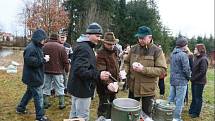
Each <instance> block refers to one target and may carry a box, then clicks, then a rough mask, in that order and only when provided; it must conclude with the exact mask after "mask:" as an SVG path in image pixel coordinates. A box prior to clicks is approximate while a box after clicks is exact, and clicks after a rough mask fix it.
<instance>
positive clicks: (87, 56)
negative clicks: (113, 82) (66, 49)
mask: <svg viewBox="0 0 215 121" xmlns="http://www.w3.org/2000/svg"><path fill="white" fill-rule="evenodd" d="M101 35H102V27H101V26H100V25H99V24H98V23H92V24H90V25H89V26H88V27H87V30H86V34H82V35H81V36H80V37H79V38H78V39H77V43H76V45H75V46H74V49H73V56H72V58H71V61H72V65H71V71H70V74H69V75H70V77H69V80H68V85H67V89H68V92H69V93H70V94H71V95H72V106H71V111H70V116H69V118H75V117H79V118H84V119H85V121H88V120H89V111H90V104H91V97H92V96H93V95H94V91H95V87H96V82H97V81H100V80H109V75H110V72H108V71H98V70H97V69H96V57H95V53H94V51H93V48H94V47H95V45H97V43H98V42H99V41H100V37H101Z"/></svg>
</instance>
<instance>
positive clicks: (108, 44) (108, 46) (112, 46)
mask: <svg viewBox="0 0 215 121" xmlns="http://www.w3.org/2000/svg"><path fill="white" fill-rule="evenodd" d="M114 46H115V44H110V43H106V42H105V43H104V47H105V48H107V49H108V50H113V48H114Z"/></svg>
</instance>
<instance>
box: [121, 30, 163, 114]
mask: <svg viewBox="0 0 215 121" xmlns="http://www.w3.org/2000/svg"><path fill="white" fill-rule="evenodd" d="M135 36H136V37H137V38H138V44H136V45H134V46H132V47H131V49H130V51H129V52H128V56H127V57H126V58H125V61H124V68H125V71H126V72H127V74H128V75H127V78H128V86H129V95H128V97H129V98H133V99H135V100H137V101H140V100H142V110H143V111H144V113H146V114H147V115H148V116H151V113H152V102H153V100H152V99H154V97H155V89H156V88H158V87H157V83H158V78H159V76H160V75H161V74H162V73H164V72H165V70H166V68H167V65H166V60H165V56H164V54H163V51H162V49H160V48H159V47H157V46H156V45H155V44H153V40H152V31H151V29H150V28H149V27H146V26H141V27H139V29H138V32H137V33H136V35H135Z"/></svg>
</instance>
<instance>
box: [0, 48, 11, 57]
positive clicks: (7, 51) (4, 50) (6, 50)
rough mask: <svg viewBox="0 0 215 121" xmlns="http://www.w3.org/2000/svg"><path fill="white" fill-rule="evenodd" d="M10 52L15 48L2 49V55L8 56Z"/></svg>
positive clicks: (0, 50)
mask: <svg viewBox="0 0 215 121" xmlns="http://www.w3.org/2000/svg"><path fill="white" fill-rule="evenodd" d="M10 54H13V50H11V49H0V57H6V56H8V55H10Z"/></svg>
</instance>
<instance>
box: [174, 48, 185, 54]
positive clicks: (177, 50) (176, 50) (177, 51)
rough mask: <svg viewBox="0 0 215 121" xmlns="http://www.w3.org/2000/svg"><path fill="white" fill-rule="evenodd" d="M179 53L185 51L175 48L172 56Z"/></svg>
mask: <svg viewBox="0 0 215 121" xmlns="http://www.w3.org/2000/svg"><path fill="white" fill-rule="evenodd" d="M179 52H183V50H182V49H181V48H174V50H173V51H172V54H176V53H179Z"/></svg>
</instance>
